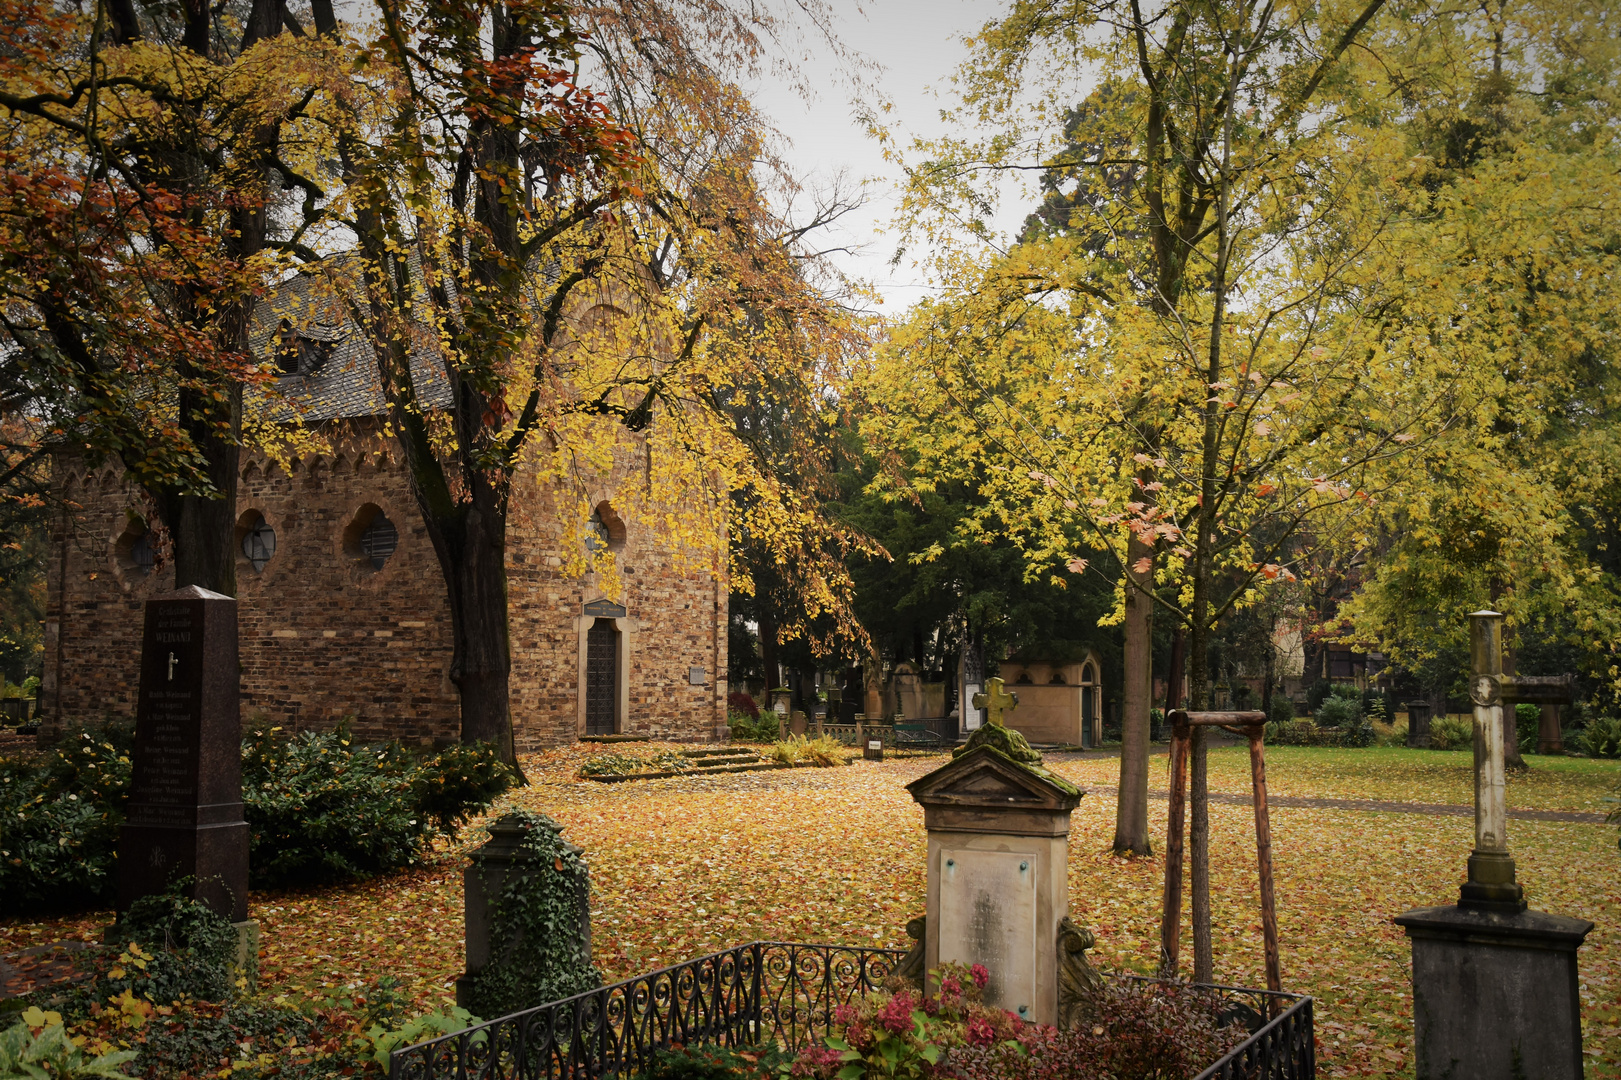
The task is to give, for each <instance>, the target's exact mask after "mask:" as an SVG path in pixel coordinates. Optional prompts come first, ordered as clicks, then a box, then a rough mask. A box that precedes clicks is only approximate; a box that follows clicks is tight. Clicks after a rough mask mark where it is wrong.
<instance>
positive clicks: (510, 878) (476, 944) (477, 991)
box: [456, 813, 602, 1016]
mask: <svg viewBox="0 0 1621 1080" xmlns="http://www.w3.org/2000/svg"><path fill="white" fill-rule="evenodd" d="M532 832H534V833H538V834H539V836H540V843H539V844H535V843H531V842H530V841H531V840H532V839H533V837H532V835H531V834H532ZM489 833H490V838H489V840H488V841H486V842H485V843H484V845H483V846H482V847H479V848H478V849H477V850H475V851H473V852H472V853H471V855H470V856H469V858H468V867H467V869H466V870H464V871H463V872H462V890H463V904H464V907H463V913H464V926H465V933H466V937H465V947H466V956H467V970H466V971H465V972H464V973H463V974H462V975H461V976H460V977H458V978H457V979H456V1004H457V1005H459V1006H461V1007H462V1008H465V1009H473V1010H475V1011H476V1010H478V1009H480V1008H484V1009H490V1008H491V1007H492V1006H493V1007H494V1009H495V1014H496V1015H501V1013H502V1012H503V1011H513V1010H516V1009H524V1008H530V1007H532V1006H535V1005H544V1004H545V1003H546V1001H547V1000H556V999H558V998H564V997H570V996H572V995H573V994H576V993H580V992H582V991H584V990H587V989H591V988H593V987H596V986H599V985H601V981H602V980H601V977H600V975H599V974H598V973H597V971H596V968H595V967H594V966H593V964H592V960H591V884H590V878H589V876H588V874H587V872H586V869H585V864H584V861H583V860H582V858H581V856H582V855H583V854H584V852H583V851H582V850H581V849H580V848H578V847H575V846H574V845H573V844H570V843H568V842H567V841H565V840H564V839H563V827H562V826H561V825H559V824H558V823H557V822H556V821H553V820H552V819H551V818H550V817H547V816H546V815H544V814H526V813H513V814H507V815H505V816H503V817H501V818H500V819H498V820H496V821H495V822H493V823H492V824H490V826H489ZM540 853H546V854H540ZM509 885H515V888H512V889H509ZM556 891H561V892H562V893H563V894H564V903H563V904H562V908H563V911H562V914H561V917H557V918H555V919H553V920H552V921H551V923H550V933H549V934H548V935H547V936H546V939H545V940H544V941H539V940H525V938H524V934H523V931H522V929H521V927H520V928H517V929H515V928H514V927H513V926H512V925H510V924H512V923H513V922H515V921H517V920H518V916H515V915H514V914H513V913H510V912H508V913H504V914H503V912H502V911H501V903H502V901H503V899H504V898H505V897H506V896H507V895H508V894H509V893H518V894H521V895H523V896H524V898H525V900H526V901H527V902H528V903H529V904H531V905H534V906H544V905H545V903H546V901H545V897H546V895H547V894H549V893H552V892H556ZM501 967H505V968H507V969H509V970H508V971H506V972H504V974H505V975H507V976H508V977H507V978H505V979H503V980H501V981H500V982H499V983H498V984H496V985H493V986H491V985H484V986H481V985H480V979H481V977H482V976H484V975H485V974H486V973H487V972H490V971H492V970H495V969H497V968H501ZM514 973H517V974H519V975H520V976H521V977H520V978H518V979H514V978H511V977H510V976H512V975H513V974H514ZM515 984H516V985H517V986H519V987H524V986H526V987H529V988H531V989H533V988H549V989H550V990H551V996H550V997H548V996H547V994H545V993H541V994H540V997H541V999H542V1000H538V1001H537V1000H507V995H509V994H511V993H512V992H513V990H514V989H515ZM484 1015H486V1016H488V1015H490V1013H489V1012H486V1013H485V1014H484Z"/></svg>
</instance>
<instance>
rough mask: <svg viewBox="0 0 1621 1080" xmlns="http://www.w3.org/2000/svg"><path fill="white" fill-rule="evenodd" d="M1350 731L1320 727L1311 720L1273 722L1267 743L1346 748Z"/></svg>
mask: <svg viewBox="0 0 1621 1080" xmlns="http://www.w3.org/2000/svg"><path fill="white" fill-rule="evenodd" d="M1347 730H1349V729H1340V728H1324V727H1318V726H1317V725H1316V724H1314V723H1312V722H1311V721H1310V720H1285V721H1273V722H1271V723H1268V724H1267V725H1266V741H1267V742H1268V743H1270V744H1271V745H1273V746H1344V745H1345V736H1346V732H1347Z"/></svg>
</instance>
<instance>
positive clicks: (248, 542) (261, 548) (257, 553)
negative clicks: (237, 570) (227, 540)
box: [242, 518, 276, 570]
mask: <svg viewBox="0 0 1621 1080" xmlns="http://www.w3.org/2000/svg"><path fill="white" fill-rule="evenodd" d="M242 554H243V555H244V556H245V557H246V558H247V560H248V562H250V563H252V564H253V568H254V569H255V570H263V569H264V568H265V563H267V562H269V561H270V558H271V556H273V555H275V554H276V530H275V529H272V528H271V527H270V523H269V522H268V521H266V520H265V519H264V518H260V519H259V520H258V521H257V522H256V523H255V524H254V526H253V527H252V528H251V529H249V530H248V531H247V534H246V535H245V536H243V537H242Z"/></svg>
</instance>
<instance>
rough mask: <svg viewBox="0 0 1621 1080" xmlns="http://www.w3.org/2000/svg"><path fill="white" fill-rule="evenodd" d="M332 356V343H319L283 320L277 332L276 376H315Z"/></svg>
mask: <svg viewBox="0 0 1621 1080" xmlns="http://www.w3.org/2000/svg"><path fill="white" fill-rule="evenodd" d="M330 355H332V342H330V341H318V340H316V339H315V338H313V337H310V336H309V335H308V334H305V333H303V332H302V331H300V330H298V329H297V328H296V327H294V326H293V322H292V320H291V319H283V320H282V321H281V326H280V328H279V329H277V331H276V374H277V375H313V374H314V373H315V372H316V371H317V370H318V369H319V368H320V366H321V365H322V364H324V363H326V361H327V357H329V356H330Z"/></svg>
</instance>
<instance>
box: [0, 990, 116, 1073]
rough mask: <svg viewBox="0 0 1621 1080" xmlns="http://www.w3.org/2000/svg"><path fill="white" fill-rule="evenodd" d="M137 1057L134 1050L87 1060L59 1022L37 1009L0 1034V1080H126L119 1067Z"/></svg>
mask: <svg viewBox="0 0 1621 1080" xmlns="http://www.w3.org/2000/svg"><path fill="white" fill-rule="evenodd" d="M136 1056H137V1055H136V1053H135V1051H133V1050H118V1051H115V1052H113V1053H109V1054H102V1055H101V1056H100V1057H95V1058H86V1057H85V1056H84V1051H83V1050H81V1049H79V1047H78V1046H76V1045H74V1043H73V1042H72V1040H70V1039H69V1038H68V1037H67V1034H66V1033H65V1032H64V1031H63V1029H62V1018H61V1017H60V1016H58V1015H57V1014H56V1013H46V1012H41V1011H40V1010H39V1009H37V1008H30V1009H27V1010H25V1011H24V1012H23V1014H22V1017H21V1020H20V1022H18V1023H16V1024H13V1025H12V1026H11V1027H9V1028H7V1029H6V1030H5V1031H4V1032H0V1080H48V1078H49V1080H79V1078H80V1077H108V1076H115V1077H125V1078H127V1077H128V1076H129V1074H128V1073H126V1072H125V1071H124V1070H123V1068H122V1066H123V1065H124V1063H125V1062H128V1061H134V1060H135V1058H136Z"/></svg>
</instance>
